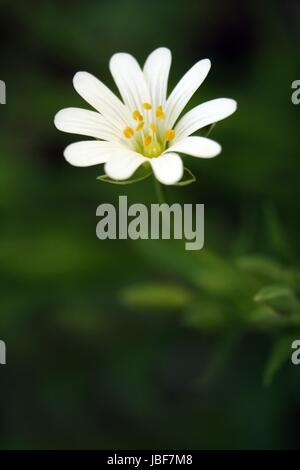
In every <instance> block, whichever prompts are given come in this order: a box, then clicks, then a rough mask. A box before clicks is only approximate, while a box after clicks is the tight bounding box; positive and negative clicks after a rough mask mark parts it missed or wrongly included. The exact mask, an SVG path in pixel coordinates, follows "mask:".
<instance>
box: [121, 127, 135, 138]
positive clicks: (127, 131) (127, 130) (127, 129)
mask: <svg viewBox="0 0 300 470" xmlns="http://www.w3.org/2000/svg"><path fill="white" fill-rule="evenodd" d="M123 134H124V136H125V137H126V139H131V137H133V135H134V130H133V129H132V128H131V127H129V126H128V127H125V129H124V130H123Z"/></svg>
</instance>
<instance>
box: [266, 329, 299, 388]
mask: <svg viewBox="0 0 300 470" xmlns="http://www.w3.org/2000/svg"><path fill="white" fill-rule="evenodd" d="M294 339H295V336H285V337H283V338H280V339H278V340H277V341H276V342H275V343H274V345H273V348H272V350H271V353H270V356H269V359H268V360H267V363H266V366H265V369H264V374H263V382H264V385H266V386H268V385H270V384H271V382H272V380H273V378H274V376H275V374H276V373H277V372H278V371H279V369H280V368H281V367H282V365H283V363H284V362H285V361H286V360H287V359H288V357H290V356H291V344H292V342H293V341H294Z"/></svg>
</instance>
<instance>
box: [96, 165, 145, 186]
mask: <svg viewBox="0 0 300 470" xmlns="http://www.w3.org/2000/svg"><path fill="white" fill-rule="evenodd" d="M151 174H152V170H151V167H150V165H149V163H144V164H143V165H141V166H140V167H139V168H138V169H137V170H136V172H135V173H134V174H133V175H132V176H131V177H130V178H128V179H127V180H122V181H121V180H114V179H112V178H110V177H109V176H107V175H101V176H98V177H97V180H100V181H104V182H105V183H111V184H121V185H125V184H133V183H138V182H139V181H142V180H144V179H146V178H148V177H149V176H150V175H151Z"/></svg>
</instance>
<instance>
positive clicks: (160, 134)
mask: <svg viewBox="0 0 300 470" xmlns="http://www.w3.org/2000/svg"><path fill="white" fill-rule="evenodd" d="M141 110H142V112H141V111H140V110H138V109H135V110H134V111H133V113H132V117H133V119H134V121H136V126H135V128H133V127H130V126H127V127H125V129H124V130H123V135H124V137H125V138H126V139H128V140H130V141H131V144H132V148H133V150H135V151H136V152H139V153H141V154H142V155H143V156H145V157H148V158H155V157H159V155H161V154H162V152H163V151H164V150H165V149H166V147H167V145H168V142H171V141H172V140H173V139H174V137H175V131H174V129H167V130H166V128H165V124H164V120H165V112H164V110H163V107H162V106H161V105H159V106H157V108H156V110H154V109H153V107H152V105H151V103H143V104H142V106H141Z"/></svg>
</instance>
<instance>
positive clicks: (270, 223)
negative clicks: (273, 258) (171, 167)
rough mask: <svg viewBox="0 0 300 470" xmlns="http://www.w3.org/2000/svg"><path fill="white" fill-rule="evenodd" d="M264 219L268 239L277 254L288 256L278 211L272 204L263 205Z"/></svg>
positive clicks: (287, 246) (288, 251) (287, 244)
mask: <svg viewBox="0 0 300 470" xmlns="http://www.w3.org/2000/svg"><path fill="white" fill-rule="evenodd" d="M264 220H265V224H266V231H267V236H268V241H270V244H271V245H272V246H273V248H274V250H275V251H276V253H277V254H279V255H283V256H285V257H287V258H290V249H289V243H288V241H287V239H286V235H285V233H284V231H283V228H282V223H281V222H280V220H279V217H278V213H277V211H276V209H275V207H274V206H273V205H272V204H267V205H265V207H264Z"/></svg>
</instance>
